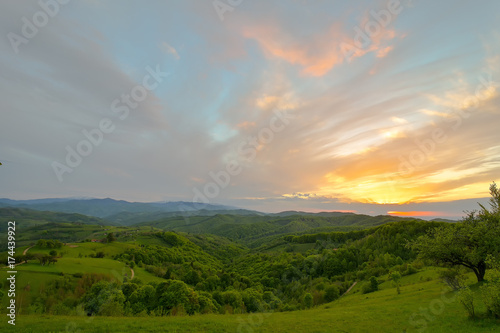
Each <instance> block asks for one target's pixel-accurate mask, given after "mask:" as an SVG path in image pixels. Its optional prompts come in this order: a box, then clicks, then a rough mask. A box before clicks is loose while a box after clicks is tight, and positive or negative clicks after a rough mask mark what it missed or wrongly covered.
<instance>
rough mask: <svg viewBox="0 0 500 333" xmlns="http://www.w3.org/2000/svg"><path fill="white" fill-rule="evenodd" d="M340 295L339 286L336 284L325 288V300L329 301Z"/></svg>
mask: <svg viewBox="0 0 500 333" xmlns="http://www.w3.org/2000/svg"><path fill="white" fill-rule="evenodd" d="M339 297H340V290H339V287H337V286H336V285H331V286H329V287H328V288H326V290H325V300H326V301H327V302H332V301H334V300H336V299H337V298H339Z"/></svg>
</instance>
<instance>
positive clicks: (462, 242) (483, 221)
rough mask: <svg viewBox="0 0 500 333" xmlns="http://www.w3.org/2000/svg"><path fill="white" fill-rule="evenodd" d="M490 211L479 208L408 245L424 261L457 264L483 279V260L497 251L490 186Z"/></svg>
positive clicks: (498, 233)
mask: <svg viewBox="0 0 500 333" xmlns="http://www.w3.org/2000/svg"><path fill="white" fill-rule="evenodd" d="M490 194H491V199H490V206H491V211H489V210H488V209H486V208H485V207H484V206H482V205H480V206H481V210H480V211H473V212H470V213H468V215H467V216H466V217H465V218H464V219H463V220H462V222H459V223H456V224H450V225H445V226H442V227H438V228H436V229H433V230H431V231H430V232H429V234H427V235H425V236H422V237H420V238H418V240H417V241H415V242H413V243H411V244H410V246H411V247H413V248H414V249H416V250H417V251H418V252H419V254H420V256H421V257H422V258H424V259H430V260H432V261H434V262H436V263H444V264H450V265H461V266H465V267H467V268H469V269H471V270H472V271H473V272H474V274H475V275H476V277H477V281H478V282H481V281H483V280H484V275H485V273H486V258H487V256H488V254H495V253H498V252H499V249H500V242H499V241H498V240H499V239H500V191H499V189H498V188H497V185H496V184H495V183H492V184H491V186H490Z"/></svg>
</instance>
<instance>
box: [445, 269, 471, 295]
mask: <svg viewBox="0 0 500 333" xmlns="http://www.w3.org/2000/svg"><path fill="white" fill-rule="evenodd" d="M439 278H440V279H441V280H442V281H443V282H444V283H446V284H447V285H448V286H450V288H451V289H453V290H459V289H462V288H463V287H464V283H465V280H466V278H465V276H464V275H463V274H462V273H461V272H460V270H459V269H458V268H451V269H447V270H444V271H440V272H439Z"/></svg>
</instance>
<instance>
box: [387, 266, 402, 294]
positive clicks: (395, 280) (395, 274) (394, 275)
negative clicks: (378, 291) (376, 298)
mask: <svg viewBox="0 0 500 333" xmlns="http://www.w3.org/2000/svg"><path fill="white" fill-rule="evenodd" d="M389 278H390V279H391V280H392V282H393V283H394V285H395V286H396V290H397V291H398V294H401V290H400V289H399V285H400V282H401V274H400V273H399V272H397V271H396V272H392V273H390V274H389Z"/></svg>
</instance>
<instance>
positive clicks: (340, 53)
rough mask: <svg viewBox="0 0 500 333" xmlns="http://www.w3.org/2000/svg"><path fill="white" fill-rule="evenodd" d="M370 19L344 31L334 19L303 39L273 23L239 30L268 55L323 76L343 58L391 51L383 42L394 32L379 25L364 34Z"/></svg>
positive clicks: (390, 37) (310, 73)
mask: <svg viewBox="0 0 500 333" xmlns="http://www.w3.org/2000/svg"><path fill="white" fill-rule="evenodd" d="M371 20H373V18H372V17H370V16H368V15H367V16H366V17H365V18H364V19H363V20H362V21H361V22H360V25H359V27H358V30H354V31H353V30H350V31H347V32H346V31H343V29H342V27H341V26H340V24H338V23H336V24H333V25H332V26H331V27H330V29H328V31H325V32H324V33H322V34H317V35H314V36H309V37H308V38H307V39H306V40H298V39H296V38H295V37H291V36H290V35H289V34H287V33H286V32H285V31H283V30H281V29H280V28H279V27H278V26H274V25H263V26H246V27H244V28H243V31H242V34H243V36H244V37H245V38H249V39H254V40H256V41H257V42H258V44H259V46H260V47H261V48H262V50H263V51H264V52H265V53H266V55H267V56H268V57H270V58H271V57H275V58H280V59H283V60H285V61H287V62H288V63H290V64H294V65H295V64H296V65H300V66H302V67H303V70H302V74H304V75H307V76H323V75H325V74H326V73H328V72H329V71H330V70H331V69H332V68H333V67H334V66H336V65H338V64H341V63H343V62H344V60H347V58H354V57H361V56H363V55H365V54H367V53H369V52H375V54H376V56H377V57H379V58H382V57H385V56H387V54H389V52H390V51H392V49H393V46H387V45H385V42H386V41H389V40H391V39H394V38H395V37H396V32H395V31H394V30H391V29H387V28H384V27H382V26H379V30H378V32H377V33H375V34H373V35H371V34H366V33H365V32H364V31H363V27H365V26H366V24H367V23H368V22H370V21H371ZM357 31H361V32H362V34H364V36H365V37H363V38H365V39H366V37H368V40H367V41H366V43H367V45H360V42H359V34H358V32H357Z"/></svg>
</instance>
